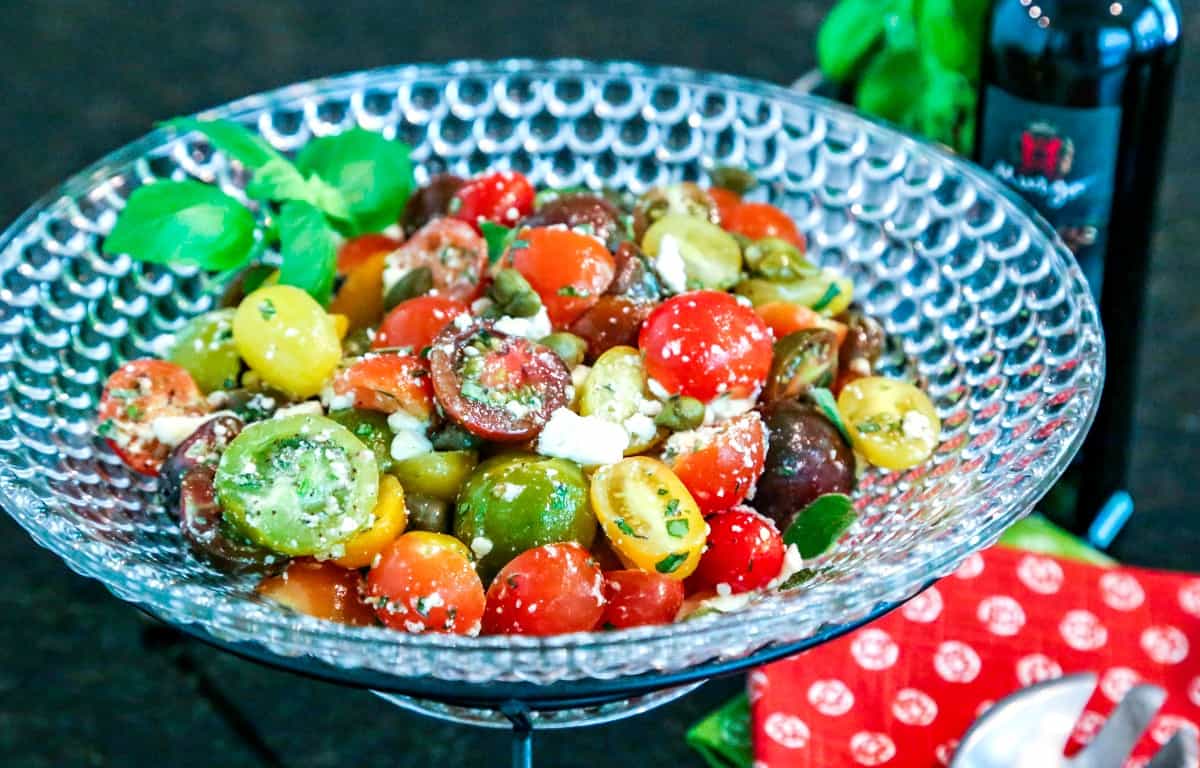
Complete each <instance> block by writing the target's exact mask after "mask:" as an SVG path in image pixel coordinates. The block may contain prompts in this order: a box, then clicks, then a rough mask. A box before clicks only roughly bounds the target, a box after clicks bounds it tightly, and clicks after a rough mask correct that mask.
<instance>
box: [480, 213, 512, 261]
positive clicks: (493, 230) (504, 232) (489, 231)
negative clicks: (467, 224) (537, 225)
mask: <svg viewBox="0 0 1200 768" xmlns="http://www.w3.org/2000/svg"><path fill="white" fill-rule="evenodd" d="M479 231H480V232H482V233H483V239H484V240H486V241H487V247H488V264H495V263H496V262H498V261H500V259H501V258H503V256H504V251H506V250H507V249H508V246H509V245H511V244H512V241H513V239H514V238H515V237H516V236H517V230H516V229H515V228H513V229H510V228H509V227H506V226H504V225H503V224H497V223H496V222H494V221H487V220H484V221H481V222H479Z"/></svg>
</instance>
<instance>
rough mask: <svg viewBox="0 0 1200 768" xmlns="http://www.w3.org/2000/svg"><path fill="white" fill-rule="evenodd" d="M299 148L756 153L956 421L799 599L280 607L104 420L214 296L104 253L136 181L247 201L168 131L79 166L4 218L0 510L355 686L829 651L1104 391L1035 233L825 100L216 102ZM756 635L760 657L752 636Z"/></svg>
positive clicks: (498, 682) (227, 629)
mask: <svg viewBox="0 0 1200 768" xmlns="http://www.w3.org/2000/svg"><path fill="white" fill-rule="evenodd" d="M204 116H206V117H224V118H231V119H235V120H238V121H240V122H243V123H245V124H246V125H248V126H251V127H253V128H255V129H257V130H258V131H260V132H261V133H262V135H263V136H265V137H266V138H267V139H268V140H269V141H270V142H271V143H272V144H274V145H275V146H276V147H278V148H279V149H281V150H284V151H286V152H294V151H295V150H297V149H298V148H300V147H302V146H303V145H304V144H305V142H307V141H309V140H310V139H311V138H312V137H314V136H323V135H327V134H330V133H337V132H339V131H342V130H345V129H347V128H348V127H351V126H354V125H361V126H363V127H365V128H367V129H370V130H373V131H380V132H382V133H384V134H385V135H387V136H388V137H395V138H398V139H402V140H404V141H406V142H408V143H409V144H411V145H412V146H413V147H415V153H414V159H415V160H416V161H417V163H418V165H419V170H418V178H419V180H422V181H423V180H424V179H425V178H427V177H428V175H429V174H431V173H435V172H438V171H443V170H451V171H454V172H457V173H459V174H464V175H467V174H472V173H476V172H479V171H482V170H484V169H487V168H513V169H516V170H519V171H521V172H523V173H526V174H528V175H529V176H530V177H531V178H532V179H533V180H534V181H535V182H537V183H539V184H549V185H553V186H570V185H579V184H582V185H586V186H589V187H594V188H598V187H601V186H613V187H628V188H630V189H632V190H634V191H642V190H645V189H647V188H649V187H651V186H654V185H657V184H664V183H667V182H670V181H679V180H686V179H703V178H704V176H705V169H706V168H709V167H711V166H713V165H737V166H746V167H749V168H751V169H752V170H753V171H754V172H755V173H756V174H757V175H758V177H759V178H760V179H761V180H762V181H763V182H764V184H763V185H762V186H761V187H760V188H759V190H758V191H757V192H756V193H755V194H754V197H756V198H759V199H765V200H769V201H770V202H772V203H774V204H776V205H778V206H780V207H782V208H783V209H784V210H785V211H787V212H788V213H789V214H790V215H791V216H793V217H794V218H795V220H796V221H797V223H798V225H799V227H800V229H801V230H802V231H803V232H804V233H805V234H806V235H807V237H808V242H809V247H810V253H811V255H812V257H813V258H814V259H815V260H817V261H819V262H820V263H822V264H825V265H831V266H835V267H837V268H839V269H842V270H844V271H845V272H846V273H847V274H848V275H850V276H851V277H852V278H853V279H854V282H855V289H856V295H857V297H858V300H859V301H860V302H861V303H862V304H863V306H864V307H865V309H866V310H867V312H869V313H870V314H871V315H873V316H875V317H877V318H880V319H881V320H882V321H883V323H884V325H885V326H886V328H887V330H888V332H889V333H890V334H891V335H892V336H893V337H894V340H895V342H896V343H895V344H893V345H892V348H891V349H890V350H889V352H888V354H887V355H886V357H885V360H886V362H887V364H888V366H890V367H891V368H892V369H893V370H900V369H901V368H904V367H906V366H911V367H914V368H915V370H916V372H919V374H920V375H921V376H922V377H923V378H924V379H925V380H926V381H927V382H928V388H929V392H930V393H931V395H932V397H933V399H934V401H935V403H936V405H937V407H938V410H939V412H940V414H941V417H942V421H943V424H944V434H943V439H942V443H941V446H940V447H939V448H938V449H937V452H936V454H935V456H934V458H933V459H932V460H931V461H930V462H929V463H928V464H927V465H925V466H922V467H920V468H917V469H914V470H911V471H907V472H884V471H877V470H872V471H870V472H868V473H867V474H866V475H865V476H864V477H863V478H862V481H861V483H860V485H859V488H858V490H857V492H856V498H857V503H858V505H859V507H860V509H861V512H862V514H861V517H860V520H859V521H858V523H857V524H856V525H855V526H854V528H853V529H852V531H851V532H850V534H849V535H847V536H846V537H845V538H844V539H843V540H842V541H841V542H840V543H839V544H838V545H837V547H836V548H835V549H834V550H833V551H832V552H830V553H829V554H828V555H827V556H825V557H823V558H821V559H820V560H819V561H817V562H814V563H811V564H810V565H811V567H812V568H813V569H814V571H815V574H814V575H813V577H812V578H811V579H810V580H809V581H808V582H807V583H805V584H804V585H803V586H802V587H800V588H799V589H797V590H795V591H793V592H790V593H787V594H777V595H769V596H762V597H761V598H759V599H757V600H756V601H754V602H752V603H751V604H750V605H748V606H747V607H745V608H744V609H743V610H740V611H738V612H737V613H736V614H732V615H711V616H706V617H703V618H698V619H695V620H690V621H687V622H684V623H680V624H675V625H672V626H663V627H648V628H639V629H634V630H627V631H619V632H606V633H583V634H574V635H566V636H559V637H549V638H531V637H481V638H470V637H446V636H442V635H408V634H403V633H400V632H395V631H391V630H387V629H382V628H355V627H346V626H341V625H338V624H332V623H327V622H324V621H320V620H317V619H314V618H310V617H307V616H301V615H297V614H295V613H292V612H289V611H287V610H285V609H283V608H281V607H279V606H278V605H275V604H272V603H270V602H267V601H264V600H262V599H260V598H258V597H256V596H255V595H254V593H253V591H252V587H253V582H252V580H250V579H249V578H231V577H229V576H226V575H224V574H223V573H220V572H218V571H216V570H213V569H212V568H210V567H209V566H207V565H206V564H204V563H203V562H201V561H198V560H196V559H195V558H194V557H193V556H192V555H191V554H190V552H189V549H188V547H187V546H186V545H185V542H184V540H183V539H182V537H181V536H180V534H179V532H178V530H177V527H176V521H175V517H174V514H173V513H172V512H171V511H169V510H167V509H164V507H163V505H162V504H161V501H160V498H159V497H158V495H157V493H156V482H155V481H154V480H153V479H150V478H146V477H142V476H139V475H136V474H134V473H132V472H131V471H129V470H128V469H126V468H125V467H124V466H123V465H122V463H121V462H120V461H119V460H118V459H117V458H116V456H115V455H114V454H113V453H112V452H111V451H110V450H109V449H108V447H107V446H106V445H105V444H104V442H103V441H102V440H100V439H98V438H97V437H96V436H95V410H96V403H97V398H98V395H99V391H100V388H101V385H102V384H103V382H104V380H105V378H106V376H107V375H108V374H109V373H110V372H111V371H112V370H114V369H115V368H116V367H117V366H119V365H121V364H122V363H123V362H124V361H126V360H129V359H131V358H137V357H144V356H148V355H152V354H153V353H154V348H155V340H156V339H157V338H159V337H160V336H161V335H163V334H167V333H170V332H172V331H174V330H176V329H178V328H179V327H180V326H181V325H182V324H183V323H184V322H185V321H186V320H187V318H188V317H190V316H192V315H194V314H196V313H199V312H202V311H204V310H206V309H209V308H210V307H211V306H213V302H214V296H215V293H216V291H217V288H218V285H217V283H216V282H215V280H214V279H213V278H211V277H210V276H208V275H206V274H203V273H200V272H197V271H196V270H194V269H187V268H165V267H160V266H153V265H146V264H142V263H135V262H132V261H130V260H129V259H128V258H125V257H107V256H104V255H102V254H101V253H100V248H99V246H100V241H101V239H102V238H103V236H104V235H105V233H106V232H108V231H109V230H110V228H111V227H112V225H113V221H114V219H115V217H116V214H117V212H118V211H119V210H120V209H121V207H122V205H123V204H124V201H125V200H126V199H128V197H129V194H130V193H131V191H132V190H134V189H135V188H137V187H138V186H140V185H142V184H146V183H148V182H150V181H152V180H154V179H164V178H173V179H182V178H186V177H194V178H197V179H200V180H203V181H205V182H210V183H214V184H218V185H220V186H221V187H222V188H223V189H225V190H226V191H227V192H229V193H230V194H233V195H235V196H238V197H242V198H243V199H244V195H243V194H242V190H243V188H244V186H245V184H246V182H247V174H246V173H245V171H244V169H243V168H241V167H240V166H238V165H237V164H231V163H230V161H229V160H228V159H227V158H226V157H225V156H224V155H223V154H221V153H218V152H215V151H214V150H213V149H212V147H211V146H210V145H208V144H207V143H206V142H205V141H204V140H203V139H202V138H200V137H199V136H196V135H190V136H180V135H177V134H175V133H172V132H169V131H166V130H157V131H154V132H153V133H151V134H149V135H147V136H146V137H144V138H142V139H141V140H139V141H136V142H134V143H133V144H130V145H129V146H126V147H124V148H123V149H120V150H118V151H116V152H114V153H113V154H112V155H110V156H108V157H106V158H105V159H103V160H101V161H100V162H98V163H97V164H95V165H94V166H92V167H91V168H89V169H87V170H86V171H83V172H82V173H80V174H78V175H76V176H74V177H73V178H71V179H70V180H68V181H67V182H66V183H65V184H63V185H62V186H61V187H60V188H58V189H57V190H55V191H54V192H53V193H51V194H50V195H49V196H47V197H46V198H44V199H43V200H42V201H41V202H39V203H38V204H36V205H35V206H34V207H33V208H31V209H30V210H29V211H28V212H26V213H25V214H24V215H23V216H21V218H20V219H18V220H17V221H16V222H15V223H14V224H13V225H12V226H11V227H10V228H9V229H8V230H7V231H6V232H5V233H4V234H3V235H2V236H0V450H2V451H3V466H0V502H2V503H3V506H4V508H5V510H6V511H7V512H8V513H9V514H10V515H12V516H13V517H14V518H15V519H16V520H17V521H18V522H19V523H20V524H21V525H22V526H23V527H24V528H25V529H26V530H27V531H29V533H30V535H31V536H32V537H33V539H34V540H35V541H36V542H37V543H39V544H41V545H42V546H44V547H47V548H49V549H51V550H52V551H54V552H55V553H57V554H58V555H59V556H60V557H62V559H63V560H64V561H65V562H66V563H67V565H68V566H70V567H71V568H72V569H73V570H75V571H77V572H78V573H80V574H83V575H85V576H89V577H92V578H95V579H99V580H100V581H102V582H103V583H104V584H105V586H107V587H108V589H110V590H111V591H112V592H113V593H114V594H116V595H117V596H118V597H120V598H122V599H124V600H128V601H130V602H132V603H135V604H137V605H138V606H139V607H141V608H142V609H144V610H145V611H147V612H149V613H151V614H153V615H154V616H157V617H159V618H161V619H163V620H165V621H167V622H170V623H172V624H175V625H178V626H180V627H182V628H184V629H186V630H187V631H190V632H193V633H195V634H198V635H201V636H204V637H206V638H207V639H210V640H213V641H215V642H218V643H220V644H222V645H225V646H226V647H229V648H232V649H235V650H237V651H238V652H241V653H245V654H246V655H250V656H254V657H255V658H259V659H261V660H268V661H273V662H274V663H280V664H284V665H286V666H290V667H292V668H299V669H307V670H316V671H315V672H314V673H315V674H320V675H322V676H323V677H327V678H330V679H334V680H339V681H341V682H347V683H350V684H357V685H365V686H371V687H375V688H381V689H387V690H393V691H399V692H402V693H404V692H408V693H416V694H418V695H425V694H429V693H430V691H433V690H435V689H436V687H437V686H439V685H444V686H448V687H449V688H451V689H453V690H456V691H459V692H466V693H467V694H470V695H472V696H478V697H479V698H481V699H486V698H487V697H488V696H490V695H491V693H489V692H496V691H498V692H499V693H496V694H495V695H497V696H500V695H505V696H507V695H509V694H510V693H511V692H513V691H518V692H519V691H521V690H525V691H529V690H536V691H542V692H544V693H546V694H547V695H548V696H550V697H551V698H552V697H553V692H554V691H556V690H572V691H579V690H581V688H580V686H583V685H585V684H587V683H589V682H591V683H595V684H597V685H598V686H599V687H600V688H601V689H604V690H612V691H616V690H619V689H620V687H621V684H622V680H626V679H630V680H632V679H637V680H658V679H661V680H663V681H668V680H671V681H674V682H675V684H678V682H679V681H680V680H681V679H682V678H683V677H686V676H687V674H688V672H689V670H697V669H717V668H723V669H727V668H729V667H727V666H726V667H722V666H721V665H723V664H730V663H736V662H737V661H738V660H744V659H746V658H748V657H749V656H750V654H753V653H755V652H756V651H759V652H760V653H759V655H758V656H756V657H755V658H765V657H767V656H768V655H772V654H771V650H772V649H774V651H775V653H778V652H780V649H784V650H786V649H788V648H796V647H801V646H803V645H805V644H808V643H812V642H816V641H818V640H820V639H823V638H825V637H827V636H830V635H831V634H833V633H834V632H836V631H838V630H837V627H844V626H846V625H850V624H853V623H855V622H859V621H862V620H864V619H865V618H868V617H869V616H871V615H873V614H875V613H877V612H879V611H880V610H882V609H884V608H886V607H887V606H889V605H892V604H894V603H896V602H897V601H900V600H903V599H905V598H908V597H910V596H912V595H913V594H914V593H915V592H916V591H917V590H919V589H920V588H921V587H922V586H923V585H925V584H927V583H929V582H930V581H931V580H933V579H936V578H938V577H940V576H943V575H945V574H947V573H949V572H950V571H951V570H953V569H954V568H955V567H956V566H957V565H958V564H959V563H960V562H961V561H963V560H964V558H967V557H968V556H970V555H971V554H972V553H974V552H975V551H976V550H978V549H980V548H981V547H984V546H986V545H988V544H990V543H991V542H992V541H994V540H995V539H996V537H997V536H998V535H999V534H1000V532H1001V531H1002V530H1004V528H1005V527H1006V526H1008V525H1009V524H1011V523H1012V522H1014V521H1015V520H1017V519H1018V518H1019V517H1021V516H1022V515H1024V514H1026V513H1027V512H1028V511H1029V510H1030V509H1031V507H1032V506H1033V504H1034V503H1035V502H1036V501H1037V500H1038V499H1039V498H1040V497H1041V495H1042V494H1043V493H1045V491H1046V490H1047V489H1048V488H1049V487H1050V485H1051V484H1052V483H1053V481H1054V480H1055V479H1056V478H1057V477H1058V476H1059V474H1060V473H1061V472H1062V471H1063V470H1064V469H1065V467H1066V465H1067V463H1068V461H1069V460H1070V459H1071V457H1072V456H1073V454H1074V453H1075V451H1076V450H1077V448H1078V446H1079V443H1080V441H1081V439H1082V437H1083V435H1084V433H1085V432H1086V429H1087V427H1088V425H1089V423H1090V420H1091V418H1092V416H1093V413H1094V410H1095V407H1096V402H1097V398H1098V396H1099V392H1100V387H1101V382H1102V379H1103V366H1104V359H1103V345H1102V337H1101V332H1100V328H1099V325H1098V322H1097V313H1096V308H1095V306H1094V304H1093V302H1092V299H1091V297H1090V295H1089V293H1088V291H1087V289H1086V286H1085V283H1084V279H1083V276H1082V274H1081V273H1080V271H1079V269H1078V267H1077V266H1076V264H1075V262H1074V261H1073V259H1072V258H1071V256H1070V254H1069V253H1068V252H1067V250H1066V249H1065V248H1064V247H1063V246H1062V245H1061V243H1059V242H1058V241H1057V240H1056V239H1055V237H1054V235H1053V233H1052V231H1051V229H1050V228H1049V227H1048V226H1047V225H1046V224H1045V223H1044V222H1043V221H1041V220H1040V219H1039V218H1037V217H1036V215H1035V214H1033V213H1032V212H1031V210H1030V209H1029V208H1028V207H1027V206H1025V205H1024V204H1023V203H1022V202H1020V201H1019V200H1018V199H1016V198H1015V197H1013V196H1011V195H1009V194H1008V193H1007V192H1006V191H1005V190H1004V189H1002V188H1001V186H1000V185H999V184H997V183H995V182H994V181H992V180H991V179H990V178H989V177H987V176H986V175H985V174H984V173H983V172H982V171H980V170H979V169H978V168H976V167H974V166H972V165H970V164H968V163H966V162H963V161H962V160H960V159H958V158H955V157H953V156H952V155H950V154H948V153H946V152H944V151H942V150H940V149H938V148H935V147H932V146H930V145H928V144H924V143H921V142H920V141H917V140H914V139H911V138H908V137H906V136H903V135H901V134H899V133H897V132H895V131H893V130H891V129H889V128H886V127H883V126H881V125H878V124H875V123H872V122H870V121H868V120H866V119H864V118H862V117H860V116H858V115H856V114H854V113H852V112H850V111H848V110H846V109H844V108H841V107H839V106H837V105H834V104H832V103H829V102H826V101H823V100H820V99H817V98H812V97H809V96H803V95H799V94H796V93H793V92H790V91H788V90H785V89H783V88H779V87H776V86H773V85H768V84H765V83H759V82H754V81H750V80H744V79H739V78H735V77H728V76H722V75H713V74H706V73H700V72H694V71H690V70H684V69H672V68H663V67H648V66H644V65H639V64H630V63H591V62H583V61H552V62H535V61H502V62H495V63H487V62H455V63H450V64H444V65H421V66H405V67H398V68H393V69H383V70H376V71H370V72H363V73H356V74H351V75H346V76H341V77H334V78H329V79H323V80H316V81H313V82H309V83H303V84H299V85H294V86H290V87H287V88H283V89H281V90H277V91H273V92H271V93H267V94H264V95H260V96H252V97H250V98H246V99H243V100H241V101H237V102H234V103H233V104H230V105H227V106H224V107H219V108H217V109H213V110H210V111H208V112H206V113H204ZM764 649H765V650H764Z"/></svg>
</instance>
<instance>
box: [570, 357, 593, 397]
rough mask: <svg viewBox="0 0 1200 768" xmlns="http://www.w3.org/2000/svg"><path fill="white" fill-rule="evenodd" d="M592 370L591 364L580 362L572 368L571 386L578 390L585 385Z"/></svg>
mask: <svg viewBox="0 0 1200 768" xmlns="http://www.w3.org/2000/svg"><path fill="white" fill-rule="evenodd" d="M591 372H592V368H591V366H588V365H584V364H583V363H580V364H579V365H577V366H575V367H574V368H572V369H571V386H572V387H575V389H576V390H578V389H580V388H582V387H583V382H585V381H587V377H588V374H589V373H591Z"/></svg>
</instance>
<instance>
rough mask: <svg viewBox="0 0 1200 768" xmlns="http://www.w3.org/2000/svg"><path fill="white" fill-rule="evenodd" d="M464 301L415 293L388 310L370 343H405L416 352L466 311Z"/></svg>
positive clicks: (381, 345)
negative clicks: (416, 295)
mask: <svg viewBox="0 0 1200 768" xmlns="http://www.w3.org/2000/svg"><path fill="white" fill-rule="evenodd" d="M468 312H469V310H468V309H467V305H466V304H463V303H462V302H461V301H455V300H454V299H450V298H447V297H445V296H418V297H417V298H415V299H409V300H408V301H402V302H400V303H399V304H397V305H396V306H395V308H393V309H392V311H391V312H389V313H388V315H387V317H385V318H384V319H383V324H382V325H380V326H379V331H378V333H376V334H375V339H374V340H373V341H372V342H371V346H372V347H373V348H375V349H382V348H384V347H408V348H409V349H411V350H412V351H413V352H417V353H419V352H420V351H421V350H423V349H424V348H425V347H428V346H430V345H431V344H433V339H434V338H435V337H436V336H437V335H438V334H439V333H441V332H442V330H443V329H444V328H445V327H446V326H447V325H449V324H450V322H451V321H453V320H454V318H456V317H458V316H459V315H465V314H468Z"/></svg>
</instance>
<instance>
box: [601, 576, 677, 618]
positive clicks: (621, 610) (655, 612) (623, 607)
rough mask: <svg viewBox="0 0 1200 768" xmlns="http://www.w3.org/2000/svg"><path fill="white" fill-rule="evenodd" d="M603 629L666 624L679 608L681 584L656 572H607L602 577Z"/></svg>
mask: <svg viewBox="0 0 1200 768" xmlns="http://www.w3.org/2000/svg"><path fill="white" fill-rule="evenodd" d="M604 599H605V600H606V603H605V605H604V615H603V617H601V619H600V624H601V626H603V627H605V628H613V629H624V628H625V627H641V626H646V625H649V624H670V623H671V622H672V621H674V620H675V614H677V613H679V607H680V606H681V605H683V582H682V581H680V580H678V579H672V578H669V577H667V576H663V575H662V574H659V573H646V572H645V571H637V570H632V571H609V572H608V573H606V574H604Z"/></svg>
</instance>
